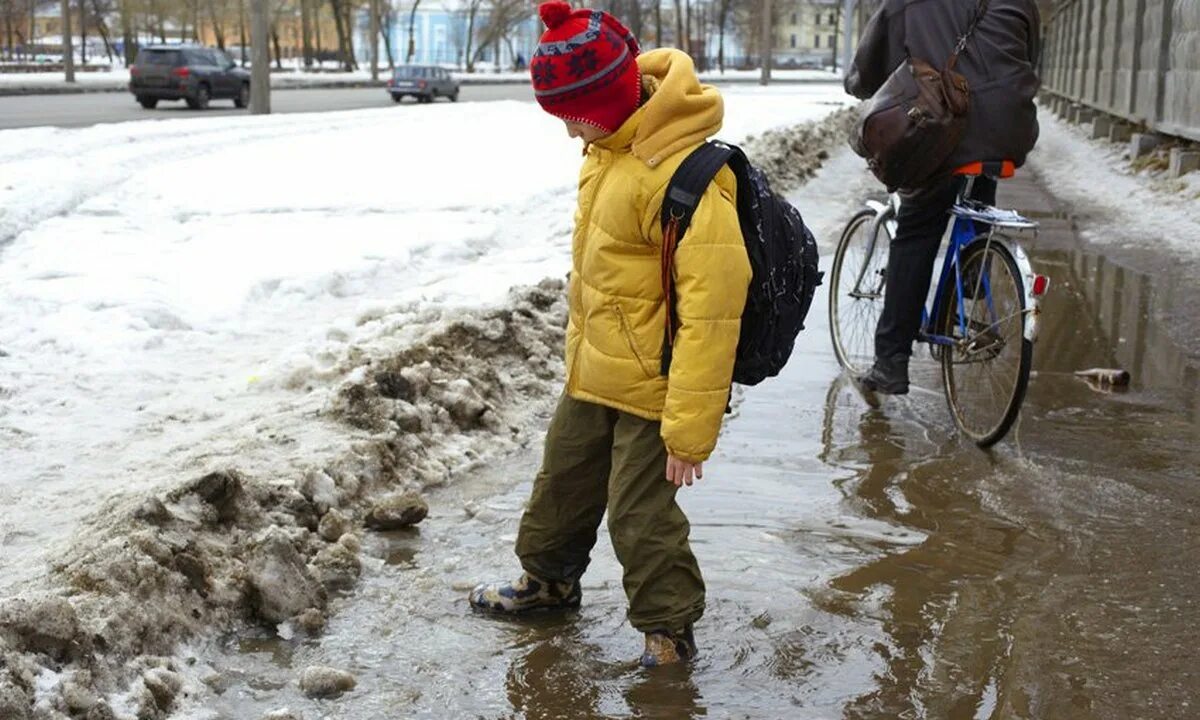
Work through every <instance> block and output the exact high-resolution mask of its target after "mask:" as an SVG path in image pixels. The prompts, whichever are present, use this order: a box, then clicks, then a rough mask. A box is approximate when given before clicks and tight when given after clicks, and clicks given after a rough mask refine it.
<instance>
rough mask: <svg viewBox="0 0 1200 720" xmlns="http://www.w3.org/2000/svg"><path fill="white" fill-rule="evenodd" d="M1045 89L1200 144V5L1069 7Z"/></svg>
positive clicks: (1153, 2) (1056, 16) (1056, 20)
mask: <svg viewBox="0 0 1200 720" xmlns="http://www.w3.org/2000/svg"><path fill="white" fill-rule="evenodd" d="M1042 80H1043V83H1044V86H1045V89H1046V90H1047V91H1049V92H1051V93H1054V94H1055V95H1059V96H1061V97H1065V98H1068V99H1070V100H1074V101H1076V102H1079V103H1082V104H1084V105H1088V106H1090V107H1093V108H1096V109H1097V110H1101V111H1103V112H1106V113H1109V114H1112V115H1116V116H1118V117H1122V118H1125V119H1126V120H1129V121H1131V122H1134V123H1138V124H1143V125H1145V126H1146V127H1148V128H1150V129H1152V130H1157V131H1160V132H1163V133H1167V134H1171V135H1178V136H1180V137H1186V138H1189V139H1191V140H1198V141H1200V0H1065V1H1064V2H1061V3H1059V4H1058V6H1057V8H1056V9H1055V11H1054V13H1053V15H1052V17H1051V18H1050V22H1049V25H1048V27H1047V28H1046V33H1045V47H1044V49H1043V53H1042Z"/></svg>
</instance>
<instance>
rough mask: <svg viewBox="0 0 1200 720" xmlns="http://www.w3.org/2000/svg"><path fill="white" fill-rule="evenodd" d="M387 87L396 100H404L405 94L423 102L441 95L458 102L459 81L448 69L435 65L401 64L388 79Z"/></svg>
mask: <svg viewBox="0 0 1200 720" xmlns="http://www.w3.org/2000/svg"><path fill="white" fill-rule="evenodd" d="M387 89H388V93H389V94H390V95H391V96H392V99H393V100H395V101H396V102H400V101H401V100H403V99H404V96H405V95H409V96H412V97H415V98H416V99H417V101H418V102H423V103H428V102H433V101H434V100H436V99H437V98H439V97H444V98H450V102H458V81H457V80H455V79H454V78H453V77H451V76H450V72H449V71H448V70H446V69H445V68H440V67H436V66H434V65H401V66H400V67H398V68H396V72H395V73H394V74H393V75H392V79H391V80H388V84H387Z"/></svg>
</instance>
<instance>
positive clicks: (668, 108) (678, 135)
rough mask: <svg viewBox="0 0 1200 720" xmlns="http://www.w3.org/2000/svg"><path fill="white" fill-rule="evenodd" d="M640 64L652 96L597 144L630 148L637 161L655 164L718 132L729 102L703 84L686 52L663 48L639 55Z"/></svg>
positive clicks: (648, 90)
mask: <svg viewBox="0 0 1200 720" xmlns="http://www.w3.org/2000/svg"><path fill="white" fill-rule="evenodd" d="M637 62H638V70H639V71H640V72H641V74H642V84H643V86H644V87H645V88H646V91H647V92H648V93H649V95H650V97H649V99H648V100H647V101H646V103H645V104H644V105H642V106H641V107H640V108H638V110H637V112H635V113H634V114H633V115H632V116H631V117H630V118H629V119H628V120H626V121H625V123H624V124H623V125H622V126H621V128H620V129H619V130H617V132H616V133H614V134H613V135H611V136H609V137H608V138H605V139H604V140H600V141H598V142H597V144H598V145H600V146H602V147H605V148H608V149H618V148H626V147H631V148H632V152H633V154H634V156H636V157H637V158H638V159H640V160H642V161H644V162H646V163H647V164H649V165H657V164H659V163H660V162H662V161H663V160H665V159H666V158H668V157H670V156H671V155H674V154H675V153H677V152H679V151H680V150H683V149H684V148H687V147H691V146H693V145H698V144H699V143H702V142H704V141H705V140H706V139H708V138H709V137H711V136H713V135H715V134H716V133H717V132H719V131H720V129H721V123H722V121H723V119H724V117H725V103H724V101H723V100H722V99H721V94H720V93H719V92H717V89H716V88H714V87H712V86H710V85H701V84H700V79H699V78H698V77H697V76H696V67H695V65H694V64H693V62H692V58H691V57H690V56H689V55H688V54H687V53H685V52H683V51H681V50H674V49H670V48H663V49H660V50H652V51H650V52H648V53H644V54H642V55H639V56H638V59H637Z"/></svg>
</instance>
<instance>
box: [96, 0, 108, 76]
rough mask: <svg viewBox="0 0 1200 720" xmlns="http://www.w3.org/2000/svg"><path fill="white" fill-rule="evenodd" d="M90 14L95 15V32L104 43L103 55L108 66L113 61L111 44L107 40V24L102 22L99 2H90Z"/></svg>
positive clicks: (98, 0) (102, 16) (97, 0)
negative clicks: (106, 58) (106, 59)
mask: <svg viewBox="0 0 1200 720" xmlns="http://www.w3.org/2000/svg"><path fill="white" fill-rule="evenodd" d="M92 12H93V13H95V15H96V32H98V33H100V40H101V41H103V42H104V54H105V56H107V57H108V63H109V65H111V64H112V60H113V49H112V42H110V40H109V32H108V23H107V22H105V21H104V13H103V12H102V11H101V9H100V0H92Z"/></svg>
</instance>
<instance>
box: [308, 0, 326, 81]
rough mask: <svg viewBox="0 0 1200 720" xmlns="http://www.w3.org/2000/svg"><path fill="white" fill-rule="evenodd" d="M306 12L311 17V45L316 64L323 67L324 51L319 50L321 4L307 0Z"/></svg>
mask: <svg viewBox="0 0 1200 720" xmlns="http://www.w3.org/2000/svg"><path fill="white" fill-rule="evenodd" d="M308 2H309V6H308V11H309V13H310V14H311V15H312V25H313V45H314V47H315V50H316V53H317V63H318V65H320V66H321V67H324V63H325V61H324V60H322V59H321V55H322V54H323V53H324V51H323V50H322V49H321V3H320V0H308Z"/></svg>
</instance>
